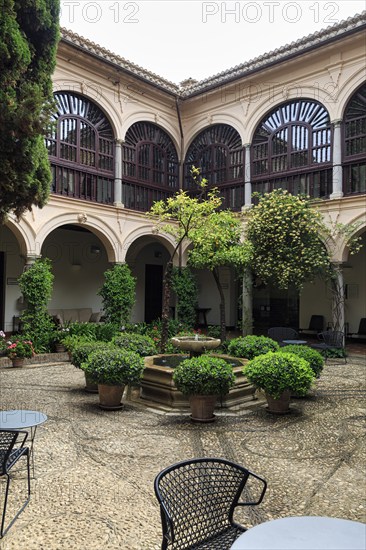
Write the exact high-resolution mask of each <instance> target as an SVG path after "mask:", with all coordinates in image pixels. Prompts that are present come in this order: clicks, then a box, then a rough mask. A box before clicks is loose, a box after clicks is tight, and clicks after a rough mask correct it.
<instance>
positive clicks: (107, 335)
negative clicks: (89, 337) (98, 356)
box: [95, 323, 119, 342]
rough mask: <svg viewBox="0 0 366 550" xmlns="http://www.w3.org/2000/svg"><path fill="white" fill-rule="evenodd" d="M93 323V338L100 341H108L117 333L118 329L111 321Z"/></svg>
mask: <svg viewBox="0 0 366 550" xmlns="http://www.w3.org/2000/svg"><path fill="white" fill-rule="evenodd" d="M95 325H96V326H95V338H96V339H97V340H101V341H102V342H110V341H111V340H112V339H113V337H114V336H115V335H116V334H117V333H119V329H116V326H115V325H114V324H113V323H98V324H95Z"/></svg>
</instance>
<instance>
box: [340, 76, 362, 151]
mask: <svg viewBox="0 0 366 550" xmlns="http://www.w3.org/2000/svg"><path fill="white" fill-rule="evenodd" d="M344 156H345V158H349V157H352V158H360V157H363V158H364V157H365V156H366V83H365V84H363V85H362V86H361V87H360V88H359V89H358V90H356V92H355V93H354V94H353V95H352V97H351V99H350V100H349V102H348V105H347V107H346V110H345V115H344Z"/></svg>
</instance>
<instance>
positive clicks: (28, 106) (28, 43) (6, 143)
mask: <svg viewBox="0 0 366 550" xmlns="http://www.w3.org/2000/svg"><path fill="white" fill-rule="evenodd" d="M58 40H59V0H2V1H1V10H0V129H1V131H0V223H3V222H4V221H5V219H6V215H7V214H8V213H9V212H11V211H13V212H14V214H15V215H16V216H17V217H19V216H20V215H21V214H22V213H24V212H25V211H26V210H27V209H28V210H30V209H31V207H32V205H36V206H39V207H40V208H41V207H42V206H44V204H45V203H46V201H47V198H48V195H49V190H50V183H51V171H50V165H49V161H48V153H47V149H46V146H45V143H44V136H45V133H46V132H47V129H48V126H49V121H50V115H51V112H52V109H53V97H52V81H51V75H52V73H53V71H54V68H55V64H56V49H57V44H58Z"/></svg>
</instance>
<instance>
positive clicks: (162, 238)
mask: <svg viewBox="0 0 366 550" xmlns="http://www.w3.org/2000/svg"><path fill="white" fill-rule="evenodd" d="M142 237H146V240H145V243H144V244H143V241H142ZM139 239H140V244H139V245H137V246H136V251H135V252H134V254H133V256H134V257H135V256H137V254H138V253H139V252H140V251H141V250H142V248H143V247H144V246H145V245H146V243H153V242H159V243H161V244H162V245H163V246H164V247H165V248H166V249H167V251H168V252H169V254H170V256H171V255H172V254H173V251H174V249H175V240H174V238H173V237H172V236H171V235H168V234H167V233H162V234H160V233H157V232H156V231H154V228H153V227H152V226H151V225H143V226H140V227H138V228H137V229H134V230H132V231H131V232H130V233H129V234H128V235H126V237H125V239H124V241H123V245H122V261H126V256H127V254H128V251H129V249H130V248H131V246H132V245H133V244H134V243H135V242H136V241H137V240H139ZM178 261H179V259H178V255H176V256H175V258H174V264H177V263H178Z"/></svg>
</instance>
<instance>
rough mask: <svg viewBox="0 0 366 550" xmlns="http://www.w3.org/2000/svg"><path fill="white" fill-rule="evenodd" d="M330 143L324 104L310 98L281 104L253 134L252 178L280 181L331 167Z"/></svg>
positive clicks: (330, 132) (330, 137) (327, 118)
mask: <svg viewBox="0 0 366 550" xmlns="http://www.w3.org/2000/svg"><path fill="white" fill-rule="evenodd" d="M331 142H332V131H331V124H330V120H329V114H328V111H327V110H326V109H325V107H324V106H323V105H321V104H320V103H318V102H316V101H312V100H307V99H301V100H296V101H292V102H289V103H286V104H284V105H280V106H278V107H276V108H275V109H273V110H272V111H271V112H270V113H269V114H268V115H266V116H265V117H264V118H263V119H262V121H261V122H260V123H259V124H258V126H257V129H256V131H255V133H254V138H253V143H252V147H251V159H252V170H251V174H252V178H253V179H263V178H266V179H267V178H268V177H273V178H277V177H278V176H279V175H280V174H284V175H286V174H288V173H289V172H292V173H294V172H308V171H309V170H314V169H316V170H318V169H319V168H320V167H321V166H324V165H326V164H329V165H330V163H331V157H332V150H331Z"/></svg>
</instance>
